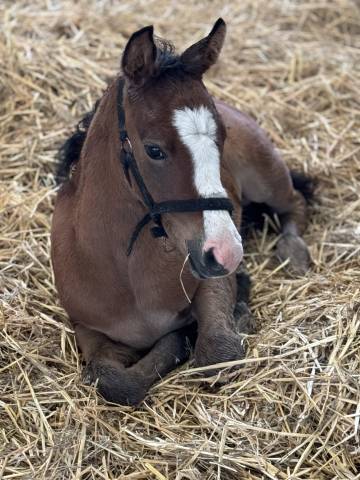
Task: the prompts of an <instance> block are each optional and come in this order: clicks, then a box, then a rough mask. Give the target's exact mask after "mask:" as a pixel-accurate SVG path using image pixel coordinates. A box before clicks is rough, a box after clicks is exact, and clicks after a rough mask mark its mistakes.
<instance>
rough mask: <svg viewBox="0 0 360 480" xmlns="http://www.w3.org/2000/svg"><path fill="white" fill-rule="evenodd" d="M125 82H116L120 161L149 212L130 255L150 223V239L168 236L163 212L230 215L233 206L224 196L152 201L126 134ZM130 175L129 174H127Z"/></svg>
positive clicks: (131, 243) (132, 239) (134, 235)
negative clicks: (223, 212)
mask: <svg viewBox="0 0 360 480" xmlns="http://www.w3.org/2000/svg"><path fill="white" fill-rule="evenodd" d="M124 86H125V81H124V79H122V78H120V79H119V84H118V94H117V112H118V121H119V129H120V143H121V150H120V161H121V164H122V167H123V169H124V174H125V177H126V179H127V181H128V182H129V184H130V185H131V184H132V181H131V176H132V177H133V179H134V180H135V183H136V185H137V187H138V189H139V192H140V195H141V197H142V200H143V202H144V205H145V206H146V207H147V209H148V212H147V213H146V214H145V215H144V217H143V218H142V219H141V220H140V221H139V222H138V223H137V225H136V227H135V229H134V231H133V233H132V235H131V237H130V241H129V245H128V248H127V251H126V255H127V256H129V255H130V254H131V252H132V250H133V247H134V244H135V242H136V240H137V238H138V237H139V235H140V233H141V231H142V229H143V228H144V227H145V226H146V225H147V224H148V223H150V222H151V221H152V222H153V223H154V224H155V226H154V227H152V228H151V233H152V235H153V237H155V238H158V237H167V233H166V231H165V229H164V227H163V224H162V220H161V215H162V214H164V213H185V212H203V211H204V210H225V211H227V212H229V213H230V214H232V212H233V209H234V207H233V204H232V203H231V201H230V200H229V199H228V198H227V197H216V198H215V197H211V198H197V199H194V200H168V201H165V202H155V201H154V199H153V197H152V195H151V193H150V192H149V190H148V188H147V187H146V184H145V182H144V179H143V177H142V175H141V173H140V170H139V167H138V165H137V162H136V159H135V157H134V154H133V151H132V145H131V142H130V139H129V137H128V134H127V131H126V119H125V110H124V107H123V95H124V93H123V92H124ZM130 174H131V175H130Z"/></svg>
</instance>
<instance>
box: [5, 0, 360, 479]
mask: <svg viewBox="0 0 360 480" xmlns="http://www.w3.org/2000/svg"><path fill="white" fill-rule="evenodd" d="M219 16H223V17H224V18H225V19H226V20H227V21H228V27H229V29H228V37H227V42H226V46H225V48H224V51H223V54H222V57H221V60H220V62H219V64H218V65H217V66H216V67H215V68H213V70H212V71H211V72H209V74H208V75H207V77H206V83H207V86H208V88H209V89H210V91H211V92H212V93H213V94H215V95H217V96H219V97H221V98H222V99H224V100H226V101H228V102H230V103H231V104H233V105H236V106H238V107H239V108H241V109H243V110H244V111H246V112H248V113H250V114H251V115H253V116H254V117H256V118H257V119H258V121H259V122H260V123H261V125H262V126H263V127H264V128H265V129H266V130H267V131H268V133H269V135H270V136H271V138H272V140H273V141H274V143H275V144H276V145H277V147H278V148H279V149H280V151H281V152H282V154H283V156H284V157H285V159H286V161H287V162H288V163H289V164H290V165H291V166H292V167H296V168H297V169H300V170H302V171H305V172H308V173H310V174H311V175H315V176H316V177H317V178H318V187H317V192H316V199H315V201H314V203H313V205H312V206H311V209H310V215H311V216H310V222H309V228H308V230H307V233H306V235H305V238H306V241H307V242H308V244H309V246H310V249H311V254H312V258H313V262H314V265H313V268H312V271H311V272H309V273H308V274H307V275H306V276H304V277H302V278H295V277H294V278H292V277H291V276H290V275H289V273H288V272H287V271H286V266H284V265H283V266H281V267H280V268H279V267H278V265H277V264H276V263H274V261H273V260H272V247H273V244H274V240H275V237H274V236H271V235H268V234H267V231H266V228H265V229H264V231H262V232H260V233H257V234H252V237H251V239H250V241H249V243H248V245H247V256H246V264H247V267H248V269H249V271H250V273H251V275H252V279H253V284H254V287H253V293H252V310H253V312H254V314H255V316H256V318H257V321H258V325H259V331H258V333H257V334H256V335H253V336H250V337H249V338H248V345H249V346H248V354H247V357H246V359H245V360H243V361H239V362H238V363H239V365H242V368H240V369H239V370H237V371H236V373H226V372H225V373H224V374H223V375H222V379H223V380H224V384H223V386H222V387H220V388H214V386H213V384H212V382H213V379H211V380H210V381H207V382H206V381H204V380H202V376H201V372H197V371H194V369H192V368H191V364H190V365H186V366H184V367H183V368H181V369H180V370H179V371H177V372H174V373H173V374H172V375H170V376H169V377H167V378H165V379H163V381H161V382H160V383H159V384H157V385H156V386H155V387H154V388H152V390H151V392H150V394H149V395H148V397H147V398H146V401H145V402H144V403H143V404H142V405H141V407H140V408H138V409H131V408H119V407H116V406H113V405H109V404H106V403H105V402H104V401H103V400H102V399H101V398H99V397H98V396H97V395H96V393H95V391H94V389H93V388H91V387H85V386H83V385H82V383H81V378H80V371H81V358H80V357H79V355H78V353H77V349H76V345H75V340H74V336H73V332H72V330H71V328H70V326H69V325H68V324H67V323H66V315H65V313H64V311H63V310H62V309H61V307H60V306H59V304H58V302H57V296H56V292H55V289H54V286H53V278H52V272H51V267H50V262H49V232H50V222H51V213H52V209H53V203H54V198H55V184H54V170H55V163H56V161H55V154H56V151H57V149H58V147H59V146H60V144H61V143H62V142H63V141H64V139H65V138H66V137H67V135H68V134H69V132H70V130H71V128H72V127H73V126H74V125H75V123H76V122H77V121H78V120H79V119H80V117H81V116H82V115H83V114H84V113H85V112H86V111H88V110H90V109H91V107H92V105H93V103H94V102H95V100H96V99H97V98H98V97H99V96H100V95H101V92H102V91H103V89H104V88H105V87H106V82H107V81H108V80H109V79H110V78H111V77H112V76H113V75H114V73H115V72H116V71H117V68H118V65H119V56H120V53H121V51H122V48H123V46H124V44H125V42H126V39H127V38H128V36H129V34H130V33H132V32H133V31H134V30H135V29H137V28H139V27H140V26H143V25H147V24H149V23H154V24H155V26H156V31H157V33H158V34H160V35H161V36H163V37H164V38H168V39H171V40H172V41H173V42H174V43H175V44H176V45H177V46H178V47H179V48H180V47H185V46H186V45H189V44H190V42H192V41H195V40H197V39H199V38H200V36H202V35H204V34H205V33H206V32H207V31H208V30H209V28H210V27H211V25H212V22H213V21H215V19H216V18H217V17H219ZM0 25H1V28H0V82H1V90H0V158H1V165H0V175H1V183H0V211H1V217H0V221H1V231H0V243H1V247H0V248H1V250H0V267H1V277H0V291H1V309H0V316H1V330H0V348H1V353H0V478H3V479H18V478H21V479H70V478H74V479H84V480H85V479H115V478H124V479H147V478H149V479H151V478H152V479H158V480H160V479H178V480H180V479H189V480H192V479H253V478H254V479H260V478H264V479H265V478H266V479H267V478H271V479H290V478H291V479H355V478H360V476H359V469H360V444H359V438H360V429H359V415H360V386H359V374H360V368H359V364H360V361H359V360H360V359H359V345H360V335H359V332H360V315H359V291H360V262H359V258H360V255H359V251H360V246H359V245H360V161H359V155H360V141H359V128H360V116H359V98H360V75H359V73H360V70H359V69H360V50H359V47H360V14H359V4H358V2H356V1H355V0H354V1H350V0H322V1H312V0H298V1H290V0H286V1H285V0H284V1H282V0H272V1H269V0H257V1H252V0H242V1H238V2H236V1H230V2H223V1H220V0H213V1H211V2H187V4H186V3H185V2H184V3H183V4H181V2H166V1H164V0H157V1H156V2H155V1H153V0H148V1H146V2H145V1H142V0H137V1H134V2H130V1H125V0H124V1H121V2H111V1H110V0H109V1H104V0H99V1H94V0H91V1H85V0H80V1H79V2H71V1H66V0H59V1H56V0H47V1H45V0H33V1H32V2H29V1H27V0H19V1H16V2H14V1H12V0H2V2H1V4H0Z"/></svg>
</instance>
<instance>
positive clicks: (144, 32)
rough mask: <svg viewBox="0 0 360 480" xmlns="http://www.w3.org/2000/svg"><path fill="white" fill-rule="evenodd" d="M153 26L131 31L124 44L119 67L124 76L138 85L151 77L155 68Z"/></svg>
mask: <svg viewBox="0 0 360 480" xmlns="http://www.w3.org/2000/svg"><path fill="white" fill-rule="evenodd" d="M153 33H154V27H153V26H152V25H151V26H149V27H144V28H142V29H141V30H138V31H137V32H135V33H133V34H132V35H131V37H130V39H129V41H128V43H127V44H126V47H125V50H124V53H123V56H122V61H121V67H122V70H123V72H124V75H125V77H126V78H127V79H128V80H130V81H131V82H133V83H135V84H137V85H140V84H142V83H144V82H145V81H146V79H147V78H149V77H151V75H152V74H153V73H154V70H155V60H156V46H155V43H154V37H153Z"/></svg>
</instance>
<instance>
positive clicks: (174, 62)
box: [155, 37, 185, 77]
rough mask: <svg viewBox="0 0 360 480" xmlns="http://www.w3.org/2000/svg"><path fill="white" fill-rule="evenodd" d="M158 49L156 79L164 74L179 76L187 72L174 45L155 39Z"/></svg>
mask: <svg viewBox="0 0 360 480" xmlns="http://www.w3.org/2000/svg"><path fill="white" fill-rule="evenodd" d="M155 43H156V47H157V54H156V64H157V65H156V66H157V69H156V77H160V76H163V75H164V74H179V73H181V72H185V68H184V64H183V63H182V61H181V58H180V55H177V54H176V53H175V47H174V45H173V44H172V43H170V42H168V41H167V40H164V39H162V38H158V37H156V38H155Z"/></svg>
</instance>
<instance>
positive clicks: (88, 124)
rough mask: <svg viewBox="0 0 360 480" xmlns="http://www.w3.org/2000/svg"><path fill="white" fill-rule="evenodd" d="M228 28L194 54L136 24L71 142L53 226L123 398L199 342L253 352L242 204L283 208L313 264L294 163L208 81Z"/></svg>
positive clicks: (285, 236) (293, 236)
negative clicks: (118, 72)
mask: <svg viewBox="0 0 360 480" xmlns="http://www.w3.org/2000/svg"><path fill="white" fill-rule="evenodd" d="M225 31H226V27H225V23H224V22H223V20H221V19H219V20H218V21H217V22H216V23H215V25H214V27H213V29H212V30H211V32H210V34H209V35H208V36H207V37H205V38H204V39H202V40H200V41H199V42H197V43H195V44H194V45H192V46H191V47H189V48H188V49H187V50H185V52H184V53H182V54H181V55H175V54H174V53H173V51H172V50H171V49H170V48H169V46H168V45H167V44H165V43H159V44H157V43H156V42H155V40H154V37H153V28H152V27H146V28H143V29H141V30H139V31H138V32H136V33H134V34H133V35H132V36H131V38H130V39H129V41H128V43H127V45H126V48H125V50H124V54H123V57H122V72H123V76H121V77H118V78H116V79H115V80H114V81H113V83H112V84H111V85H110V86H109V88H108V89H107V91H106V92H105V94H104V95H103V97H102V98H101V100H100V102H99V103H98V106H97V108H96V110H95V112H94V114H93V116H92V117H87V118H86V121H85V122H84V125H85V129H86V132H85V133H82V132H80V131H78V132H77V133H76V134H75V135H74V136H73V137H72V138H71V139H70V140H69V141H68V142H70V143H68V147H69V146H70V148H69V151H70V150H71V152H70V153H68V155H67V158H66V162H67V167H69V166H70V164H72V165H71V167H72V170H73V173H72V175H71V176H70V177H69V178H68V179H67V180H66V181H65V182H64V184H63V185H62V187H61V189H60V190H59V194H58V198H57V201H56V206H55V212H54V218H53V225H52V261H53V266H54V271H55V279H56V286H57V289H58V292H59V296H60V299H61V302H62V304H63V306H64V308H65V310H66V311H67V313H68V315H69V317H70V319H71V322H72V324H73V326H74V329H75V334H76V339H77V342H78V345H79V347H80V349H81V351H82V354H83V356H84V359H85V361H86V365H87V366H86V370H85V373H86V377H87V380H88V381H90V382H93V381H96V380H97V382H98V383H97V385H98V389H99V391H100V393H101V394H102V395H103V396H104V397H105V398H106V399H108V400H109V401H112V402H116V403H120V404H130V405H136V404H138V403H139V402H140V401H141V400H142V399H143V398H144V396H145V395H146V392H147V391H148V389H149V388H150V386H151V385H152V384H153V383H154V382H155V381H156V380H158V379H159V378H160V377H162V376H164V375H166V374H167V373H168V372H170V371H171V370H172V369H174V368H175V367H176V366H177V365H179V364H181V363H182V362H184V361H185V360H186V359H187V358H188V356H189V353H190V349H189V341H190V343H191V342H192V343H193V344H194V359H195V364H196V365H197V366H205V365H211V364H215V363H219V362H226V361H230V360H236V359H239V358H241V357H243V356H244V348H243V338H242V336H241V333H248V332H249V330H250V329H251V328H252V320H251V316H250V315H249V311H248V309H247V307H246V306H245V304H244V302H242V296H244V295H245V294H244V292H243V295H242V292H238V283H237V273H236V272H237V271H238V270H239V265H240V264H241V261H242V257H243V248H242V240H241V236H240V234H239V231H238V227H240V221H241V203H242V204H244V203H246V202H261V203H266V204H267V205H268V206H269V207H271V208H272V210H273V211H274V212H276V213H277V214H279V218H280V220H281V223H282V236H281V238H280V240H279V242H278V244H277V254H278V256H279V257H280V258H281V259H286V258H289V259H290V263H291V264H292V266H293V267H294V268H295V269H297V270H298V271H300V272H304V271H306V269H307V268H308V266H309V254H308V250H307V247H306V245H305V243H304V241H303V240H302V238H301V235H302V233H303V231H304V228H305V220H306V203H305V200H304V197H303V196H302V195H301V193H300V192H299V191H297V190H296V189H295V188H294V187H293V183H292V180H291V177H290V174H289V170H288V168H287V167H286V165H285V164H284V162H283V161H282V159H281V158H280V156H279V154H278V153H277V152H276V151H275V150H274V148H273V146H272V144H271V143H270V141H269V140H268V139H267V137H266V135H265V134H264V132H263V131H262V130H261V129H260V128H259V126H258V125H257V124H256V123H255V121H254V120H252V119H251V118H249V117H248V116H246V115H244V114H243V113H240V112H239V111H237V110H235V109H234V108H232V107H230V106H228V105H226V104H224V103H222V102H220V101H217V100H214V99H213V98H212V97H211V96H210V94H209V93H208V92H207V90H206V88H205V86H204V84H203V82H202V75H203V74H204V72H205V71H206V70H207V69H208V68H209V67H210V66H211V65H213V64H214V63H215V62H216V60H217V58H218V56H219V53H220V50H221V48H222V45H223V42H224V38H225ZM74 152H75V153H74ZM139 222H140V223H139ZM148 223H150V225H147V224H148ZM149 226H150V227H152V228H149ZM129 247H130V248H129ZM130 250H131V252H130ZM180 272H181V280H180ZM184 292H186V294H185V293H184ZM245 296H246V295H245ZM187 297H188V298H187ZM189 299H190V302H191V303H189ZM194 325H196V329H197V332H196V342H195V340H194V338H195V335H194Z"/></svg>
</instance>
